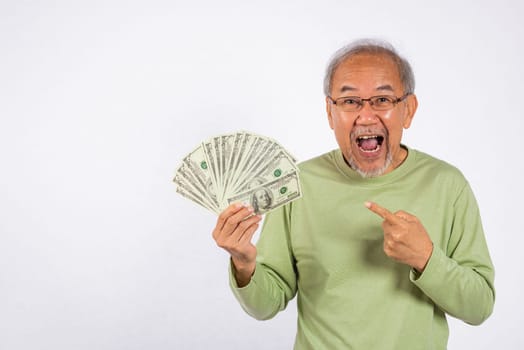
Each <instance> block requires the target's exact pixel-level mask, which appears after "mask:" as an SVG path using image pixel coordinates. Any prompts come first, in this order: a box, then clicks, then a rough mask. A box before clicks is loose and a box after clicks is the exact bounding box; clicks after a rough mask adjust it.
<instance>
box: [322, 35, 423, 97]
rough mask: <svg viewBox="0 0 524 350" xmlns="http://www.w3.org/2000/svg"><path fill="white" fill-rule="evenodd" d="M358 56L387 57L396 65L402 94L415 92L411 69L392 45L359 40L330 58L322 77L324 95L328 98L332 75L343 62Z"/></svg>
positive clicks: (370, 40) (377, 41) (384, 42)
mask: <svg viewBox="0 0 524 350" xmlns="http://www.w3.org/2000/svg"><path fill="white" fill-rule="evenodd" d="M358 54H372V55H377V56H378V55H386V56H389V57H390V58H391V59H392V60H393V62H394V63H395V64H396V65H397V68H398V73H399V75H400V81H401V82H402V86H403V88H404V93H405V94H407V93H413V92H415V76H414V74H413V69H411V65H410V64H409V62H408V61H407V60H406V59H405V58H403V57H401V56H400V55H399V54H398V53H397V51H396V50H395V48H394V47H393V45H391V44H390V43H388V42H387V41H382V40H374V39H361V40H357V41H354V42H352V43H349V44H348V45H346V46H344V47H342V48H340V49H339V50H338V51H336V52H335V54H334V55H333V56H332V57H331V60H330V61H329V64H328V66H327V68H326V74H325V76H324V95H326V96H329V95H330V93H331V83H332V81H333V74H334V73H335V71H336V70H337V68H338V66H339V65H340V64H341V63H342V62H343V61H345V60H347V59H348V58H350V57H353V56H356V55H358Z"/></svg>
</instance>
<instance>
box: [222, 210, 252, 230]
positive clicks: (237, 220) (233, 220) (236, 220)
mask: <svg viewBox="0 0 524 350" xmlns="http://www.w3.org/2000/svg"><path fill="white" fill-rule="evenodd" d="M253 212H254V209H253V207H251V206H247V207H243V208H242V209H240V210H239V211H237V212H236V213H234V214H233V215H231V216H230V217H229V218H227V219H226V221H225V223H224V226H223V227H222V230H221V231H220V234H221V235H232V234H233V232H234V231H235V230H236V229H237V228H238V227H239V226H240V225H242V227H246V225H247V223H245V222H244V221H246V220H247V219H248V218H250V217H251V216H253Z"/></svg>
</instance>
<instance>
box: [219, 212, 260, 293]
mask: <svg viewBox="0 0 524 350" xmlns="http://www.w3.org/2000/svg"><path fill="white" fill-rule="evenodd" d="M253 212H254V209H253V208H252V207H250V206H244V205H242V204H240V203H235V204H232V205H230V206H229V207H228V208H227V209H226V210H224V211H223V212H222V213H221V214H220V216H219V217H218V220H217V224H216V226H215V229H214V230H213V238H214V239H215V242H216V243H217V245H218V246H219V247H220V248H222V249H224V250H226V251H227V252H228V253H229V254H230V255H231V260H232V262H233V267H234V274H235V279H236V281H237V285H238V286H239V287H244V286H245V285H247V284H248V283H249V281H250V279H251V276H252V275H253V273H254V272H255V265H256V256H257V250H256V247H255V245H254V244H253V243H251V238H253V235H254V234H255V231H256V230H257V228H258V225H259V222H260V220H261V219H262V217H261V216H260V215H253Z"/></svg>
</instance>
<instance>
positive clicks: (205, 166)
mask: <svg viewBox="0 0 524 350" xmlns="http://www.w3.org/2000/svg"><path fill="white" fill-rule="evenodd" d="M200 167H201V168H202V169H204V170H206V169H207V163H206V162H205V161H203V162H202V163H200Z"/></svg>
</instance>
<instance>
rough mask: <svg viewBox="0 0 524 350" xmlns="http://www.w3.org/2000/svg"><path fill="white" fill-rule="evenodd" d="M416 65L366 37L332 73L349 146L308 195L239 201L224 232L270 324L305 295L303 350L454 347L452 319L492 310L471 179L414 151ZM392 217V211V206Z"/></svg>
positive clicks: (490, 273)
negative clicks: (408, 137)
mask: <svg viewBox="0 0 524 350" xmlns="http://www.w3.org/2000/svg"><path fill="white" fill-rule="evenodd" d="M414 85H415V84H414V77H413V72H412V70H411V67H410V65H409V63H408V62H407V61H406V60H405V59H403V58H402V57H400V56H399V55H398V54H397V53H396V51H395V50H394V48H393V47H391V46H390V45H389V44H387V43H383V42H370V41H359V42H356V43H353V44H350V45H349V46H347V47H344V48H342V49H341V50H339V51H338V52H337V53H336V54H335V56H334V58H333V59H332V61H331V63H330V64H329V66H328V69H327V72H326V76H325V82H324V92H325V95H326V110H327V117H328V121H329V125H330V127H331V129H333V131H334V133H335V137H336V140H337V143H338V145H339V149H337V150H333V151H331V152H328V153H326V154H324V155H321V156H319V157H317V158H314V159H311V160H309V161H306V162H304V163H302V164H301V165H300V169H301V173H300V176H301V185H302V189H303V197H302V198H301V199H299V200H297V201H295V202H292V203H290V204H288V205H287V206H284V207H282V208H280V209H277V210H275V211H273V212H271V213H269V214H268V215H267V217H266V219H265V222H264V228H263V230H262V233H261V236H260V239H259V241H258V243H257V246H256V247H255V245H253V244H252V243H251V238H252V236H253V234H254V232H255V231H256V229H257V227H258V225H259V222H260V220H261V217H260V216H257V215H254V216H253V215H251V214H252V212H253V208H251V207H245V206H242V205H241V204H234V205H231V206H230V207H229V208H227V209H226V210H225V211H224V212H223V213H222V214H221V215H220V216H219V218H218V221H217V224H216V227H215V229H214V231H213V237H214V239H215V240H216V242H217V244H218V245H219V246H220V247H222V248H224V249H225V250H227V251H228V252H229V253H230V255H231V269H230V271H231V287H232V290H233V292H234V294H235V296H236V297H237V299H238V300H239V302H240V304H241V305H242V307H243V308H244V309H245V310H246V311H247V312H248V313H249V314H250V315H252V316H253V317H255V318H257V319H268V318H271V317H273V316H274V315H275V314H276V313H277V312H278V311H280V310H282V309H284V308H285V307H286V304H287V302H288V301H289V300H290V299H291V298H293V297H294V296H295V295H298V300H297V305H298V330H297V335H296V340H295V348H296V349H365V350H369V349H375V350H376V349H388V350H390V349H446V346H447V340H448V326H447V321H446V314H448V315H451V316H453V317H456V318H459V319H461V320H463V321H465V322H467V323H469V324H474V325H477V324H480V323H482V322H483V321H484V320H485V319H486V318H487V317H488V316H489V315H490V314H491V312H492V310H493V303H494V285H493V281H494V270H493V265H492V262H491V260H490V257H489V252H488V249H487V246H486V241H485V237H484V232H483V229H482V224H481V220H480V216H479V210H478V207H477V203H476V200H475V197H474V195H473V193H472V191H471V188H470V186H469V184H468V182H467V181H466V180H465V179H464V177H463V175H462V174H461V173H460V171H459V170H457V169H456V168H454V167H453V166H451V165H449V164H447V163H445V162H443V161H441V160H438V159H435V158H433V157H431V156H429V155H427V154H425V153H422V152H420V151H418V150H415V149H412V148H409V147H408V146H406V145H404V144H402V132H403V130H404V129H407V128H409V127H410V125H411V121H412V120H413V117H414V115H415V111H416V110H417V98H416V96H415V94H414ZM386 208H387V209H386Z"/></svg>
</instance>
